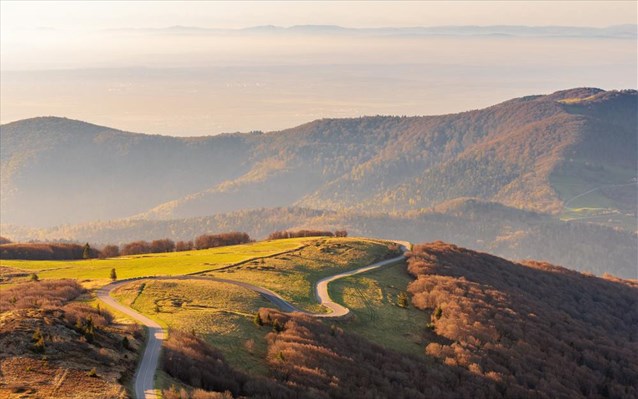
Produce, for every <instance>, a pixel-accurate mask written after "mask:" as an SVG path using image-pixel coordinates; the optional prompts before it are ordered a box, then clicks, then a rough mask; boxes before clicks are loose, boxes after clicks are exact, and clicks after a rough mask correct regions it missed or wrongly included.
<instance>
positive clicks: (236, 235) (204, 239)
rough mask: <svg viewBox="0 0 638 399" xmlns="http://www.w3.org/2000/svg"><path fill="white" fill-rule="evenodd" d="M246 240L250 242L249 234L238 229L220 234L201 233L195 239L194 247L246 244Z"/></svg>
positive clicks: (204, 247)
mask: <svg viewBox="0 0 638 399" xmlns="http://www.w3.org/2000/svg"><path fill="white" fill-rule="evenodd" d="M248 242H251V239H250V236H249V235H248V234H246V233H242V232H238V231H234V232H231V233H221V234H203V235H201V236H199V237H197V238H196V239H195V248H196V249H206V248H215V247H224V246H227V245H238V244H246V243H248Z"/></svg>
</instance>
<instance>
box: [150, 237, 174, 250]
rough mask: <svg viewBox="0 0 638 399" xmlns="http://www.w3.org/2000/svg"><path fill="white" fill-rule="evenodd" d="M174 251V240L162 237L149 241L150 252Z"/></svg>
mask: <svg viewBox="0 0 638 399" xmlns="http://www.w3.org/2000/svg"><path fill="white" fill-rule="evenodd" d="M173 251H175V242H174V241H173V240H169V239H168V238H164V239H163V240H154V241H153V242H151V252H155V253H158V252H173Z"/></svg>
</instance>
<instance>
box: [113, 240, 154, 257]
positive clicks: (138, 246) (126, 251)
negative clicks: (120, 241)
mask: <svg viewBox="0 0 638 399" xmlns="http://www.w3.org/2000/svg"><path fill="white" fill-rule="evenodd" d="M148 253H151V244H149V243H148V242H146V241H133V242H129V243H128V244H124V245H122V249H121V250H120V254H121V255H140V254H148Z"/></svg>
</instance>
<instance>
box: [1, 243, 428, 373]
mask: <svg viewBox="0 0 638 399" xmlns="http://www.w3.org/2000/svg"><path fill="white" fill-rule="evenodd" d="M388 254H389V248H388V243H387V242H384V241H379V240H370V239H362V238H302V239H288V240H275V241H264V242H258V243H253V244H248V245H238V246H232V247H222V248H215V249H209V250H202V251H189V252H175V253H164V254H149V255H139V256H130V257H120V258H113V259H105V260H97V259H96V260H83V261H19V260H6V261H5V260H3V261H2V267H3V268H4V269H2V270H6V271H7V273H9V274H16V273H19V272H20V271H22V272H26V273H37V274H38V276H39V277H40V278H41V279H53V278H76V279H78V280H80V281H81V282H83V283H84V285H85V286H87V287H97V286H101V285H103V284H106V283H108V282H110V280H109V278H108V276H109V272H110V270H111V268H115V269H116V271H117V274H118V278H119V279H125V278H132V277H143V276H167V279H162V280H136V281H132V282H130V283H129V284H126V285H124V286H122V287H120V288H118V289H117V290H115V291H114V292H113V294H112V295H113V297H114V298H116V299H117V300H118V301H120V302H121V303H123V304H125V305H127V306H130V307H131V308H133V309H135V310H137V311H138V312H140V313H143V314H146V315H148V316H149V317H151V318H152V319H154V320H156V321H157V322H159V323H160V324H162V325H163V326H165V327H168V328H169V330H170V329H171V328H175V329H180V330H185V331H194V332H195V333H196V334H197V335H198V336H200V337H203V338H205V339H206V341H208V342H209V343H210V344H211V345H213V346H215V347H217V348H219V349H220V350H222V352H223V353H224V355H225V357H226V358H227V360H228V361H229V363H230V364H231V365H232V366H234V367H236V368H238V369H241V370H244V371H246V372H249V373H253V374H264V373H266V372H267V367H266V365H265V363H264V359H265V354H266V341H265V338H264V336H265V334H266V333H267V332H268V331H269V328H268V327H257V326H256V325H254V323H253V317H254V315H255V313H256V311H257V310H258V309H259V308H260V307H274V306H273V305H272V304H271V303H270V302H268V301H266V300H265V299H263V298H262V297H261V296H260V295H259V294H257V293H255V292H253V291H250V290H248V289H245V288H241V287H238V286H235V285H232V284H228V283H220V282H215V281H202V280H176V279H170V276H175V275H181V274H186V273H196V272H206V273H205V275H211V276H216V277H221V278H227V279H233V280H240V281H245V282H249V283H252V284H255V285H258V286H263V287H266V288H269V289H271V290H273V291H275V292H276V293H278V294H279V295H281V296H282V297H284V298H285V299H287V300H289V301H290V302H292V303H293V304H295V305H296V306H298V307H300V308H303V309H306V310H309V311H313V312H322V311H325V310H324V309H323V307H321V306H320V305H319V304H317V302H316V299H315V298H314V285H315V283H316V282H317V280H319V279H321V278H323V277H326V276H330V275H333V274H336V273H339V272H342V271H346V270H351V269H355V268H358V267H362V266H367V265H369V264H371V263H374V262H376V261H378V260H380V259H382V258H385V257H386V256H388ZM404 268H405V266H404V265H395V266H390V267H387V268H385V269H383V270H381V271H377V272H371V273H367V274H366V275H364V276H357V277H351V278H348V279H347V280H345V281H339V282H335V283H333V284H332V285H331V295H333V298H334V299H335V300H337V301H338V302H341V303H344V304H345V305H346V306H349V307H350V306H352V308H353V310H354V312H355V315H356V317H355V319H354V320H353V321H352V322H349V323H348V329H349V330H350V329H352V330H353V331H355V332H357V333H360V334H362V335H363V336H365V337H367V338H369V339H371V340H373V341H375V342H378V343H380V344H383V345H386V346H388V347H389V348H393V349H399V350H404V351H409V350H410V349H412V350H413V349H414V347H416V345H415V342H418V341H419V339H420V336H419V335H418V331H419V330H421V331H422V330H423V326H424V325H425V322H426V321H425V315H424V314H423V313H422V312H416V311H415V310H414V309H402V308H399V307H398V306H396V305H395V304H394V302H395V301H396V298H395V297H396V293H398V292H399V291H401V290H405V286H406V285H407V283H408V281H409V280H410V277H409V276H407V274H405V272H404V271H403V270H404ZM27 278H28V275H27V276H23V277H20V279H27ZM5 286H6V284H5ZM1 288H2V285H0V289H1ZM82 300H83V301H86V302H87V303H89V304H91V305H94V306H97V303H96V300H95V299H94V298H89V297H86V298H83V299H82ZM116 316H121V315H119V314H116ZM122 319H124V320H126V319H127V318H126V317H122ZM397 323H400V326H399V325H398V324H397ZM398 327H400V328H398ZM396 331H401V335H398V336H397V333H396ZM167 381H168V380H167ZM169 382H170V381H169Z"/></svg>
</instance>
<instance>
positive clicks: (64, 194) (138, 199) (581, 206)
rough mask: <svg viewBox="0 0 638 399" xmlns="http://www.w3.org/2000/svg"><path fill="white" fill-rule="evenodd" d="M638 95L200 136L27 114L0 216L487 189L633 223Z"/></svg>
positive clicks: (395, 198) (158, 215)
mask: <svg viewBox="0 0 638 399" xmlns="http://www.w3.org/2000/svg"><path fill="white" fill-rule="evenodd" d="M637 99H638V93H637V92H636V91H635V90H626V91H603V90H600V89H591V88H581V89H572V90H565V91H561V92H556V93H553V94H551V95H543V96H529V97H523V98H518V99H514V100H510V101H506V102H504V103H501V104H498V105H495V106H492V107H490V108H486V109H483V110H475V111H469V112H464V113H460V114H453V115H443V116H426V117H390V116H376V117H362V118H354V119H323V120H317V121H314V122H310V123H308V124H305V125H301V126H298V127H296V128H292V129H288V130H284V131H279V132H272V133H266V134H263V133H260V132H254V133H249V134H225V135H220V136H208V137H198V138H176V137H165V136H151V135H142V134H133V133H126V132H121V131H117V130H113V129H109V128H105V127H100V126H95V125H91V124H88V123H85V122H80V121H73V120H68V119H63V118H55V117H45V118H34V119H28V120H23V121H17V122H13V123H9V124H5V125H2V127H1V128H0V138H1V143H0V145H1V149H2V151H1V157H0V161H1V166H2V192H1V194H2V207H1V212H2V214H1V217H2V222H3V223H10V224H16V225H23V226H32V227H46V226H53V225H59V224H67V223H78V222H88V221H94V220H111V219H116V218H126V217H131V216H136V217H138V218H143V219H180V218H186V217H195V216H208V215H212V214H219V213H224V212H231V211H237V210H241V209H251V208H261V207H285V206H291V205H295V206H302V207H306V208H312V209H324V210H338V211H344V210H347V211H362V210H370V209H373V210H375V211H413V210H420V209H422V208H430V207H433V206H435V205H436V204H438V203H441V202H444V201H447V200H451V199H455V198H459V197H477V198H479V199H482V200H489V201H497V202H500V203H503V204H505V205H508V206H511V207H516V208H520V209H528V210H536V211H542V212H549V213H552V214H554V215H557V216H559V215H563V216H565V215H567V216H569V217H575V216H574V215H572V214H567V213H566V212H567V211H569V212H572V213H573V212H576V215H577V216H578V217H581V218H582V217H585V218H591V220H592V221H594V222H601V221H602V222H603V223H612V224H614V225H616V226H621V227H624V228H626V229H628V230H630V231H635V230H636V226H635V223H632V220H634V219H635V214H636V190H635V178H636V170H635V165H636V162H637V155H636V151H635V148H636V143H637V139H636V136H637V134H636V106H637ZM632 179H633V180H632ZM603 182H604V185H605V187H601V185H602V184H601V183H603ZM592 189H594V190H595V191H593V192H592V194H586V195H584V196H580V197H578V198H577V200H578V201H577V202H576V201H572V200H573V199H574V197H576V196H579V195H580V194H583V193H585V192H587V191H588V190H592ZM570 201H571V202H570ZM566 205H567V206H566ZM572 205H573V208H571V206H572ZM579 212H580V213H579ZM570 215H571V216H570ZM601 215H603V216H602V217H601ZM610 215H611V216H610Z"/></svg>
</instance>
